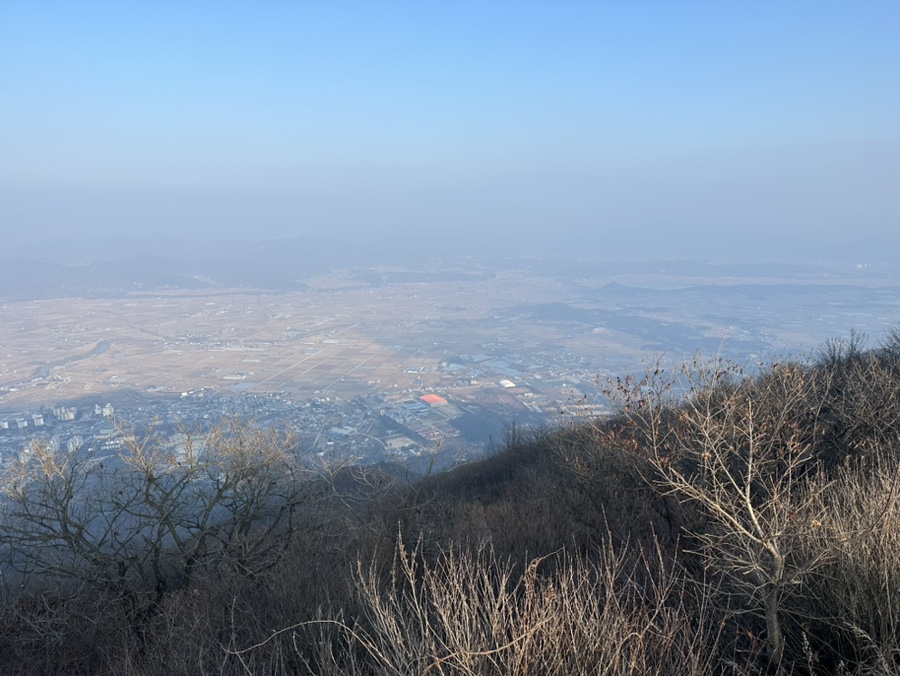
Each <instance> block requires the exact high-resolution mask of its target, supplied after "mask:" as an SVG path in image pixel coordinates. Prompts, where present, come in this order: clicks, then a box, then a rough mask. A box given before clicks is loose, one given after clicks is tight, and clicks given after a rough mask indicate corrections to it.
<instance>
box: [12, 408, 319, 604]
mask: <svg viewBox="0 0 900 676" xmlns="http://www.w3.org/2000/svg"><path fill="white" fill-rule="evenodd" d="M124 431H125V432H126V433H125V434H124V439H125V444H124V448H123V449H122V450H121V451H120V452H119V453H117V454H116V455H114V456H112V457H107V458H104V459H102V460H98V459H96V458H92V457H90V456H88V455H87V454H85V453H83V452H81V451H80V450H79V451H75V452H69V453H56V452H54V451H53V450H52V449H51V448H50V447H49V446H47V445H46V444H43V443H40V442H36V443H34V444H33V446H32V448H31V450H30V452H29V453H27V454H24V456H23V457H22V459H21V460H20V461H19V462H18V463H16V465H15V466H14V467H12V468H10V470H9V471H8V472H7V473H6V475H5V477H4V479H3V498H2V504H0V547H2V548H3V550H4V555H5V559H6V565H7V567H8V570H10V571H11V572H12V573H16V574H18V575H20V576H21V578H20V580H21V584H23V585H26V584H27V582H28V581H29V580H33V579H35V578H39V579H40V582H41V584H42V585H45V586H46V585H47V584H48V583H52V582H56V583H57V584H60V585H68V586H69V587H70V588H71V587H77V586H78V585H88V586H92V587H95V588H98V589H103V590H104V591H107V592H110V591H111V592H112V593H114V594H115V595H117V596H119V597H121V598H129V599H134V598H135V597H136V595H138V596H139V595H144V599H145V603H144V605H146V598H148V595H149V599H150V605H151V606H152V605H153V604H157V603H158V602H159V600H160V599H161V598H162V595H163V594H164V593H165V592H166V591H167V590H168V589H169V587H170V586H172V585H173V584H175V585H189V584H190V582H191V579H192V576H193V575H194V573H195V571H196V570H197V568H198V567H199V566H203V565H217V564H219V563H221V562H222V561H224V560H227V561H228V562H229V563H230V565H236V566H238V567H239V568H240V569H241V570H243V571H244V572H245V573H246V574H248V575H252V574H254V573H256V572H258V571H259V570H260V569H261V568H262V567H265V566H267V565H271V562H272V561H273V560H274V557H275V555H276V554H277V552H278V550H279V548H281V547H283V546H284V545H285V543H287V542H288V541H289V539H290V537H289V536H290V534H291V532H292V531H293V530H294V529H295V528H297V526H298V523H299V517H301V516H302V514H303V509H302V508H303V507H304V505H306V504H307V503H308V502H309V501H310V500H311V499H312V492H313V491H314V490H315V489H314V488H313V487H314V485H315V482H312V481H310V479H311V478H312V476H313V474H314V473H313V471H312V470H311V469H309V468H307V467H303V466H302V465H301V464H300V463H299V462H298V461H297V460H296V456H295V453H294V451H295V448H294V446H295V442H294V439H293V437H292V435H291V434H290V433H280V432H276V431H273V430H264V429H260V428H258V427H256V426H253V425H251V424H247V423H242V422H239V421H230V422H227V423H225V424H224V425H223V426H221V427H218V428H216V429H214V430H213V431H212V432H210V433H208V434H205V435H202V436H201V437H196V438H195V437H191V436H190V435H187V436H186V437H185V439H186V441H185V442H184V443H183V445H182V446H181V447H179V448H174V447H173V446H172V445H170V444H167V443H164V442H163V440H162V439H160V438H159V437H158V436H157V435H154V434H153V433H152V432H151V433H148V434H146V435H144V436H143V437H140V438H139V437H138V436H137V435H135V434H133V432H131V431H128V430H124Z"/></svg>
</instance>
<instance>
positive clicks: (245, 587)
mask: <svg viewBox="0 0 900 676" xmlns="http://www.w3.org/2000/svg"><path fill="white" fill-rule="evenodd" d="M898 346H900V333H897V332H895V333H892V334H890V335H889V336H888V339H887V340H886V341H885V342H884V344H883V345H882V346H881V347H879V348H877V349H871V350H867V349H865V347H864V345H863V344H862V341H861V339H860V337H859V336H853V337H852V338H851V340H850V341H844V342H841V341H832V342H830V343H827V344H826V345H825V346H824V347H823V348H822V350H821V352H820V353H819V354H818V355H817V357H816V359H815V360H814V361H813V362H812V363H809V364H801V363H779V364H769V365H765V366H763V367H760V368H759V369H755V370H754V371H753V373H752V374H746V373H744V372H743V371H742V370H741V369H739V368H737V367H735V366H734V365H730V364H723V363H721V362H720V361H719V360H717V359H715V358H713V359H706V360H704V359H697V360H695V361H694V362H692V363H691V364H688V365H686V367H685V368H684V369H683V370H681V371H678V372H676V373H671V372H665V371H664V370H662V369H656V368H653V369H651V370H649V371H648V373H647V374H646V375H645V376H644V378H642V379H624V380H621V381H617V382H613V383H610V386H609V396H610V398H611V400H612V401H613V402H614V403H615V404H617V405H618V408H619V411H618V413H617V415H616V416H614V417H612V418H610V419H608V420H596V421H592V422H590V423H580V424H578V425H572V426H570V427H564V428H561V429H558V430H521V429H513V430H511V431H510V433H509V435H508V437H507V439H506V441H505V443H504V444H503V446H502V447H501V448H499V449H497V450H495V451H494V452H493V453H492V454H491V455H490V456H489V457H487V458H485V459H484V460H482V461H479V462H477V463H472V464H468V465H463V466H461V467H458V468H456V469H454V470H452V471H449V472H445V473H442V474H439V475H434V476H430V477H428V478H426V479H424V480H421V481H416V482H409V481H406V480H405V479H398V478H397V477H402V476H403V475H402V473H400V472H394V473H392V472H390V471H388V468H381V469H379V470H377V471H376V470H374V469H368V470H367V469H364V468H340V469H335V468H311V467H304V466H302V465H300V464H299V463H297V462H296V461H295V460H294V459H293V455H292V453H291V452H290V448H291V441H290V439H288V438H285V437H283V436H281V435H277V434H274V433H272V432H265V431H261V430H256V429H254V428H253V427H247V426H241V425H236V426H230V427H226V428H224V429H223V430H221V431H220V432H219V433H218V434H217V435H214V436H213V437H211V438H210V439H208V440H207V444H206V448H205V449H204V450H203V452H199V449H198V452H196V453H195V452H193V450H191V449H188V452H187V453H186V454H185V455H184V457H181V458H180V459H178V460H177V461H176V460H175V459H173V458H170V457H169V456H167V455H166V454H165V453H164V452H163V451H162V450H161V449H160V448H159V447H158V446H156V445H154V443H153V440H152V439H148V440H147V441H146V443H144V442H140V443H139V442H138V441H137V440H135V441H134V443H133V444H132V445H131V447H130V448H129V449H128V451H127V452H126V453H125V454H123V457H122V462H121V463H120V464H119V465H117V466H116V467H115V468H114V469H111V468H103V467H99V466H97V465H91V464H89V463H84V462H77V461H76V459H75V458H74V457H69V456H64V455H62V456H60V455H56V454H53V453H50V452H49V450H48V449H42V448H36V449H35V452H34V454H33V456H32V457H31V458H29V459H27V460H26V461H25V462H23V463H22V464H21V466H19V467H18V468H16V471H14V472H10V473H9V475H8V476H7V478H6V479H5V488H6V497H5V499H4V502H3V512H4V514H3V521H2V524H0V543H2V547H3V549H2V551H3V555H4V557H5V560H4V566H5V568H4V588H3V598H2V600H3V606H2V610H0V670H2V672H3V673H9V674H56V673H92V674H94V673H99V674H147V675H151V674H197V673H222V674H257V673H259V674H262V673H265V674H281V673H284V674H288V673H314V674H344V673H356V674H448V675H449V674H513V673H523V674H587V673H591V674H652V673H658V674H668V673H679V674H681V673H684V674H719V673H734V674H750V673H761V672H765V671H770V672H772V673H793V674H811V673H823V674H824V673H848V674H889V673H895V672H897V671H898V669H900V503H898V493H900V490H898V489H900V487H898V485H897V481H898V479H897V477H898V476H900V445H898V442H900V439H898V434H900V425H898V423H900V420H898V416H900V400H898V398H900V347H898Z"/></svg>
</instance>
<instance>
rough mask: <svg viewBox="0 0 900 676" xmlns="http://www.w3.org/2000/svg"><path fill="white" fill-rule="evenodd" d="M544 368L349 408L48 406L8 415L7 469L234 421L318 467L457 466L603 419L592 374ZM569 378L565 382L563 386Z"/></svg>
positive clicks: (326, 395) (462, 378) (281, 401)
mask: <svg viewBox="0 0 900 676" xmlns="http://www.w3.org/2000/svg"><path fill="white" fill-rule="evenodd" d="M514 357H516V358H518V355H514ZM546 366H549V365H546ZM546 366H544V367H541V366H538V365H536V364H532V365H531V368H530V369H529V370H528V371H525V370H523V367H522V366H521V364H520V363H518V362H516V361H512V362H510V361H507V360H504V359H498V358H494V357H491V356H489V355H486V354H477V355H465V354H464V355H459V356H457V357H454V358H452V359H449V360H446V361H442V362H440V363H439V364H438V365H436V366H435V367H434V368H433V369H426V367H418V368H417V369H414V370H416V371H417V372H418V371H425V370H430V371H433V372H436V373H432V374H431V375H440V376H442V378H441V381H442V382H444V383H446V384H444V385H442V386H441V387H440V388H437V389H435V388H428V387H425V386H424V380H425V379H424V378H416V380H415V383H417V384H420V385H421V388H416V387H412V388H405V389H403V390H399V391H391V392H383V391H373V392H372V393H370V394H364V395H358V396H354V397H352V398H350V399H345V398H342V397H341V396H337V395H336V394H335V393H333V392H326V391H322V392H318V393H316V394H315V396H313V397H311V398H299V397H297V396H295V395H292V394H291V393H287V392H284V393H266V394H257V393H252V392H246V391H241V390H238V391H235V390H234V389H232V388H230V387H228V386H225V387H223V388H221V389H218V390H216V389H212V388H201V389H195V390H189V391H185V392H181V393H177V394H161V393H159V392H158V391H155V392H147V393H133V392H127V393H123V392H118V393H116V392H113V393H111V395H115V396H114V397H112V396H110V400H112V399H113V398H114V399H115V400H116V401H117V402H121V403H116V404H115V405H114V404H113V403H110V401H107V400H100V401H96V402H85V403H80V404H78V405H72V404H71V403H65V404H59V403H50V404H48V405H47V406H46V407H41V408H39V409H37V410H28V411H20V412H7V413H6V414H3V413H0V465H2V466H9V465H10V464H11V463H13V462H15V461H16V460H17V459H21V458H23V457H24V456H27V454H29V453H30V452H31V449H32V447H33V444H35V443H42V444H46V445H48V446H49V447H50V448H52V449H53V450H54V451H57V452H68V453H84V454H86V455H88V456H90V457H92V458H94V459H96V460H102V459H103V458H104V457H109V456H114V455H116V454H117V453H118V452H120V451H121V450H123V448H124V447H125V446H126V444H127V443H128V441H129V439H131V438H133V437H134V436H135V435H136V436H138V437H139V436H140V435H141V434H144V435H147V434H149V433H151V432H152V434H153V436H154V439H155V440H156V441H155V443H163V444H168V445H170V446H171V447H172V449H173V453H174V454H175V455H177V454H178V452H179V446H183V445H184V444H185V443H186V441H187V440H188V439H189V438H191V437H192V436H197V435H199V436H202V435H203V434H205V433H206V432H208V431H209V430H210V429H212V428H213V427H215V426H216V425H217V424H220V423H222V422H223V421H225V420H227V419H229V418H237V419H239V420H241V421H245V422H248V423H251V424H254V425H258V426H263V427H270V428H276V429H291V430H293V431H294V432H295V433H296V434H297V436H298V438H299V439H300V441H299V444H298V447H297V449H296V451H297V452H298V453H299V454H300V455H301V456H307V457H310V458H312V457H313V456H316V457H319V458H323V457H326V458H334V459H338V460H340V461H352V462H355V463H360V464H374V463H379V462H383V461H403V462H406V461H410V460H415V459H416V458H422V457H431V456H432V455H433V454H438V455H440V457H441V458H443V459H444V460H445V461H446V462H458V461H460V460H464V459H467V458H470V457H476V456H479V455H481V454H482V453H483V452H484V451H485V450H486V449H488V448H489V447H490V446H491V444H494V443H499V442H500V441H501V440H502V437H503V434H504V430H505V429H506V428H508V427H509V426H510V425H546V424H553V423H554V422H555V421H558V420H559V418H560V416H561V415H564V414H565V415H598V414H603V413H604V412H605V411H606V407H605V406H604V405H603V404H601V403H587V400H586V398H585V397H584V394H583V389H584V384H585V383H590V382H591V380H592V378H593V376H592V374H591V373H589V372H587V371H583V372H579V373H578V374H576V373H574V372H573V371H568V373H567V374H565V373H562V372H560V371H559V370H558V369H557V368H547V367H546ZM582 366H583V365H582ZM420 375H422V376H424V375H425V373H421V374H420ZM565 375H568V378H567V380H564V379H562V377H563V376H565ZM594 375H595V374H594ZM514 379H515V380H514ZM429 380H433V379H429ZM568 381H570V382H571V384H570V382H568ZM576 386H577V387H578V388H581V389H577V387H576ZM538 388H543V390H545V391H544V392H542V391H541V390H540V389H538ZM567 388H568V389H567ZM295 394H296V393H295Z"/></svg>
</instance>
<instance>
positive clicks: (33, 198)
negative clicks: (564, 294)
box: [0, 0, 900, 258]
mask: <svg viewBox="0 0 900 676" xmlns="http://www.w3.org/2000/svg"><path fill="white" fill-rule="evenodd" d="M898 226H900V2H897V1H896V0H889V1H886V2H875V1H871V2H828V1H826V0H817V1H815V2H808V3H807V2H799V1H793V0H792V1H790V2H752V3H751V2H721V1H718V2H669V1H665V2H638V1H635V2H625V1H621V2H601V1H600V0H597V1H594V2H588V1H585V2H541V3H538V2H524V1H522V0H519V1H517V2H499V1H497V2H477V3H476V2H473V3H468V2H460V1H457V2H442V3H438V2H427V1H418V2H390V1H388V0H385V1H376V2H372V1H367V2H341V1H336V2H252V3H251V2H236V1H234V2H230V1H226V0H219V1H216V2H191V1H189V0H182V1H179V2H165V1H163V0H154V1H153V2H144V3H133V2H122V1H116V2H91V1H89V0H80V1H78V2H45V1H42V0H27V1H23V2H18V1H15V0H0V232H2V234H3V240H5V241H6V242H7V243H20V244H21V242H22V241H24V240H27V241H29V242H33V241H34V240H35V238H36V237H39V236H43V235H59V234H60V233H68V234H69V235H70V236H79V237H80V236H82V235H85V236H90V235H95V234H97V233H122V232H125V231H128V230H139V231H141V232H148V233H158V232H164V233H177V234H181V235H196V236H198V237H207V236H212V235H214V234H218V235H220V236H228V237H230V236H241V237H252V238H263V237H270V236H291V235H294V234H302V233H324V234H337V235H354V236H359V235H366V236H371V237H380V236H383V235H396V234H410V235H415V234H417V233H423V232H432V233H434V232H439V233H442V234H444V235H445V236H454V237H455V236H458V237H472V238H479V237H488V238H492V239H494V240H495V241H496V240H499V241H504V240H510V241H526V242H533V243H535V244H536V245H541V246H545V247H547V246H552V243H554V242H555V243H558V244H559V246H560V247H561V248H568V249H573V248H574V249H576V250H580V251H583V252H585V253H596V254H600V255H604V254H605V255H610V256H618V255H634V254H635V251H636V247H639V246H642V247H647V248H648V251H652V252H653V253H672V254H675V255H689V254H691V253H700V254H703V255H707V254H722V253H735V252H737V253H744V252H746V253H747V254H754V255H756V254H759V253H761V252H765V251H768V250H770V249H775V250H778V248H779V247H786V250H788V251H794V250H796V251H800V250H802V248H808V250H811V251H813V252H814V253H815V254H816V255H818V254H824V255H830V254H832V253H833V254H834V255H837V254H840V253H848V252H849V253H852V254H854V255H856V254H857V253H860V254H863V253H865V254H867V255H872V256H876V257H878V256H890V257H895V258H896V257H897V256H898V254H896V253H894V252H898V251H900V227H898ZM547 243H551V244H547ZM548 250H549V249H548Z"/></svg>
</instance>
